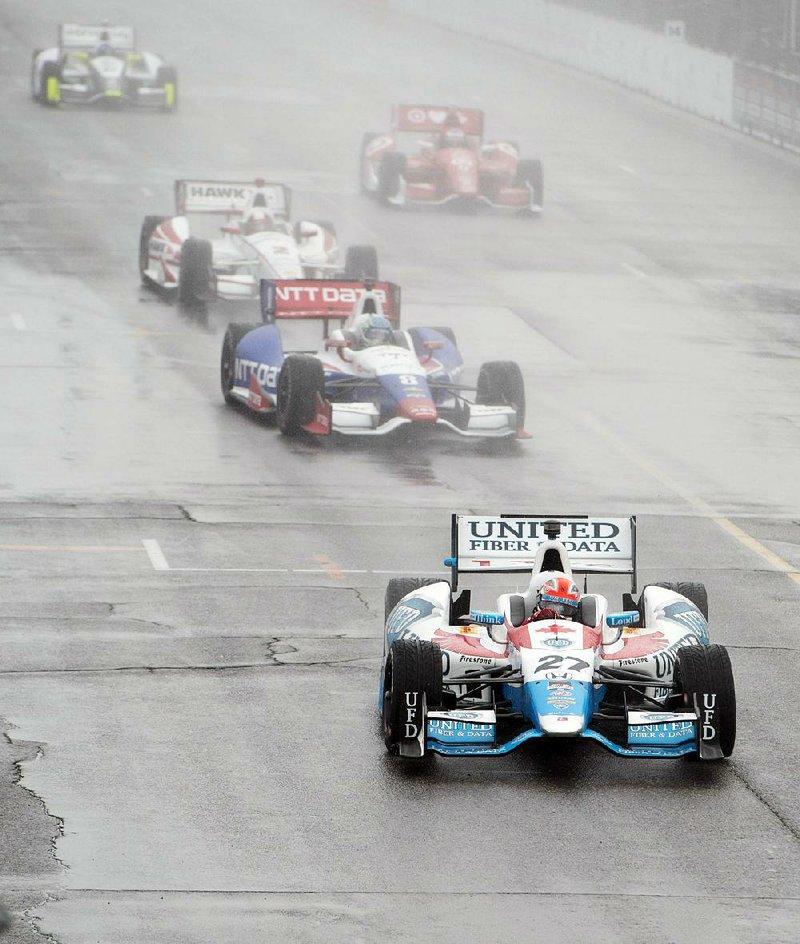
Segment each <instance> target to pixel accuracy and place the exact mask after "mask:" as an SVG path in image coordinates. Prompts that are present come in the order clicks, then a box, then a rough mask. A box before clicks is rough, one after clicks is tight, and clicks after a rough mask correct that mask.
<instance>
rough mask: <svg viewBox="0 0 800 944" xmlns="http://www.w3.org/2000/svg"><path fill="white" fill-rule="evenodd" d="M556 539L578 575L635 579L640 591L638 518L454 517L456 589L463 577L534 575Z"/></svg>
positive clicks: (633, 583)
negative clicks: (542, 551)
mask: <svg viewBox="0 0 800 944" xmlns="http://www.w3.org/2000/svg"><path fill="white" fill-rule="evenodd" d="M552 539H555V540H557V541H560V542H561V543H562V544H563V545H564V546H565V547H566V549H567V556H568V558H569V563H570V567H571V568H572V572H573V573H575V574H618V575H630V577H631V593H635V592H636V516H635V515H631V516H629V517H625V518H612V517H607V516H596V515H550V516H540V515H453V516H452V523H451V556H450V558H449V559H448V560H447V561H446V564H447V566H449V567H450V568H451V574H452V584H453V589H454V590H455V589H456V587H457V586H458V575H459V574H464V573H486V572H491V573H513V572H515V571H520V570H531V569H532V567H533V566H534V564H535V563H536V552H537V550H538V549H539V547H540V545H542V544H544V543H545V542H546V541H548V540H552Z"/></svg>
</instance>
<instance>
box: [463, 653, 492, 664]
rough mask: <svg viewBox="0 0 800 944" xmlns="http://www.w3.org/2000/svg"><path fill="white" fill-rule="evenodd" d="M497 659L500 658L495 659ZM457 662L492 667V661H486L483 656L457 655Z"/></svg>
mask: <svg viewBox="0 0 800 944" xmlns="http://www.w3.org/2000/svg"><path fill="white" fill-rule="evenodd" d="M497 658H498V659H499V658H500V656H498V657H497ZM458 661H459V662H477V663H478V664H479V665H494V659H486V658H484V657H483V656H464V655H459V657H458Z"/></svg>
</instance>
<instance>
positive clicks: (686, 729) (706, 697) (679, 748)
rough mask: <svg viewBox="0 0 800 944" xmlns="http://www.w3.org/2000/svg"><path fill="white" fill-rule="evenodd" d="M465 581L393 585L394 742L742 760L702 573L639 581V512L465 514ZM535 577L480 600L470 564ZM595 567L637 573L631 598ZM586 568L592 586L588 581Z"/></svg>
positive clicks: (389, 704)
mask: <svg viewBox="0 0 800 944" xmlns="http://www.w3.org/2000/svg"><path fill="white" fill-rule="evenodd" d="M451 531H452V538H451V540H452V550H451V555H452V556H451V557H450V558H448V559H447V560H446V561H445V564H446V565H447V566H449V567H450V569H451V579H450V580H449V581H447V580H444V579H439V580H437V579H435V578H422V577H419V578H417V577H405V578H394V579H392V580H390V582H389V585H388V587H387V590H386V623H385V637H384V662H383V669H382V671H381V677H380V692H379V706H380V711H381V714H382V717H383V726H384V734H385V741H386V747H387V749H388V750H389V752H390V753H392V754H396V755H399V756H400V757H401V758H407V759H410V760H412V761H416V760H419V759H420V758H423V757H425V756H426V755H427V754H429V753H434V754H443V755H458V756H462V755H498V754H506V753H508V752H509V751H512V750H513V749H514V748H516V747H518V746H519V745H520V744H523V743H524V742H525V741H529V740H535V739H542V738H547V739H553V738H561V739H565V738H588V739H591V740H594V741H598V742H599V743H600V744H602V745H603V746H604V747H606V748H608V749H609V750H611V751H613V752H614V753H616V754H621V755H623V756H625V757H680V756H682V755H692V756H695V757H698V758H700V759H701V760H719V759H721V758H724V757H728V756H729V755H730V754H731V752H732V750H733V745H734V741H735V738H736V695H735V689H734V681H733V673H732V670H731V663H730V659H729V657H728V653H727V651H726V650H725V649H724V648H723V647H722V646H720V645H715V644H712V643H710V642H709V636H708V622H707V619H708V602H707V596H706V590H705V587H704V586H703V585H702V584H699V583H686V582H679V583H657V584H650V585H649V586H646V587H645V588H644V589H643V590H642V592H641V595H640V596H639V598H638V599H634V596H633V594H634V593H636V518H635V517H630V518H607V517H595V516H592V517H572V516H570V517H557V518H542V517H538V516H525V515H492V516H465V515H453V517H452V528H451ZM520 571H528V572H529V573H530V574H531V577H530V582H529V584H528V588H527V590H526V591H525V592H524V593H504V594H502V595H501V596H500V597H499V599H498V600H497V609H496V611H490V612H485V611H480V610H475V609H473V608H472V607H471V591H470V590H469V589H464V590H461V591H460V592H457V591H458V579H459V576H460V575H461V574H464V573H468V574H476V573H481V574H497V573H513V572H516V573H519V572H520ZM589 574H617V575H629V576H630V578H631V592H630V593H625V594H623V610H622V611H621V612H617V613H609V612H608V601H607V599H606V598H605V597H603V596H601V595H599V594H593V593H587V592H586V581H587V580H588V575H589ZM577 575H584V592H583V594H581V593H580V591H579V590H578V587H577V585H576V584H575V583H574V580H573V578H574V577H576V576H577Z"/></svg>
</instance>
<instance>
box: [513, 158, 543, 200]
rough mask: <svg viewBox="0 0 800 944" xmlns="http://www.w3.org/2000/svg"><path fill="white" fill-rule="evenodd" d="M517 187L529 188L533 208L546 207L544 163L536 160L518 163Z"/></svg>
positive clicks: (515, 181) (515, 184) (515, 182)
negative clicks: (534, 206)
mask: <svg viewBox="0 0 800 944" xmlns="http://www.w3.org/2000/svg"><path fill="white" fill-rule="evenodd" d="M514 186H515V187H529V188H530V190H531V206H530V207H529V209H530V210H532V209H533V205H534V204H535V205H536V206H537V207H542V206H544V169H543V168H542V162H541V161H536V160H533V161H531V160H527V161H518V162H517V175H516V177H515V179H514Z"/></svg>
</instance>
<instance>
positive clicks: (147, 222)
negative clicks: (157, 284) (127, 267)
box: [139, 216, 167, 285]
mask: <svg viewBox="0 0 800 944" xmlns="http://www.w3.org/2000/svg"><path fill="white" fill-rule="evenodd" d="M166 219H167V217H166V216H146V217H145V218H144V221H143V222H142V228H141V230H140V231H139V275H140V276H141V279H142V282H143V283H144V284H145V285H147V284H149V281H150V280H149V279H148V278H147V276H146V275H145V274H144V273H145V270H146V269H147V263H148V261H149V256H150V237H151V236H152V235H153V231H154V230H155V229H156V227H157V226H160V225H161V224H162V223H163V222H164V220H166Z"/></svg>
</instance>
